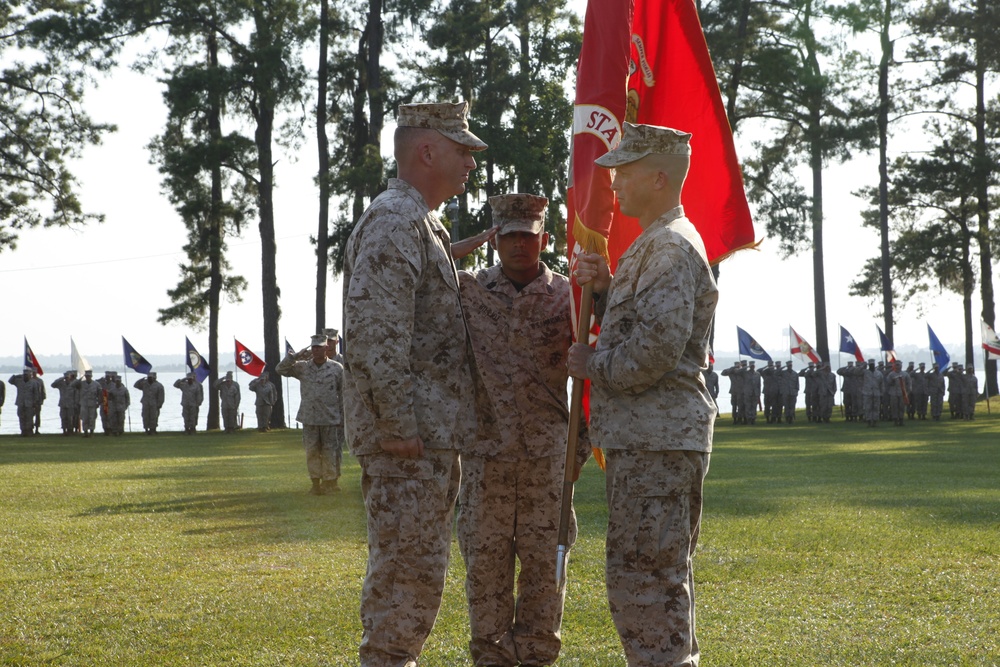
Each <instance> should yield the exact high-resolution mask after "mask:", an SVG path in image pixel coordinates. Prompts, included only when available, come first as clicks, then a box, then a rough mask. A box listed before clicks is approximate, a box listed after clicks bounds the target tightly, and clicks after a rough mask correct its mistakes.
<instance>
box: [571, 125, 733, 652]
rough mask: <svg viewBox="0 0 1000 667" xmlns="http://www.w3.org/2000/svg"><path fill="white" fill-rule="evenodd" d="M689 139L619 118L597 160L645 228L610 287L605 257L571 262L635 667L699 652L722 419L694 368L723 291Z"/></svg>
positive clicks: (704, 354) (577, 350)
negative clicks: (698, 561) (695, 193)
mask: <svg viewBox="0 0 1000 667" xmlns="http://www.w3.org/2000/svg"><path fill="white" fill-rule="evenodd" d="M690 138H691V135H690V134H688V133H685V132H679V131H677V130H673V129H670V128H666V127H656V126H651V125H634V124H632V123H624V132H623V134H622V139H621V142H620V143H619V144H618V146H617V147H616V148H615V149H613V150H612V151H610V152H608V153H607V154H605V155H604V156H602V157H600V158H598V159H597V161H596V162H597V164H598V165H600V166H602V167H606V168H613V169H616V173H615V176H614V180H613V181H612V186H611V187H612V190H614V192H615V194H616V195H617V198H618V205H619V207H620V209H621V211H622V212H623V213H624V214H626V215H630V216H633V217H635V218H637V219H638V222H639V225H640V226H641V227H642V232H641V233H640V234H639V236H638V238H636V240H635V241H633V242H632V245H631V246H630V247H629V248H628V249H627V250H626V251H625V252H624V254H622V256H621V259H620V260H619V262H618V272H617V274H615V276H614V277H613V278H612V277H611V275H610V273H609V271H608V266H607V263H606V262H605V261H604V259H603V258H601V257H600V256H599V255H592V254H583V255H580V256H579V258H578V260H577V269H576V277H577V282H578V283H580V284H586V283H587V282H590V281H593V283H594V295H595V301H596V303H595V314H596V315H597V317H598V318H599V319H600V321H601V332H600V335H599V336H598V338H597V349H596V350H595V349H593V348H591V347H589V346H588V345H585V344H583V343H575V344H574V345H573V347H572V348H570V361H569V371H570V374H571V375H573V376H574V377H579V378H589V379H590V381H591V387H592V404H591V405H592V408H591V409H592V412H591V423H590V428H591V438H592V439H593V440H594V442H595V443H596V444H597V445H599V446H601V447H603V448H604V450H605V455H606V458H607V476H606V478H607V481H606V484H607V498H608V510H609V513H608V534H607V546H606V563H607V564H606V579H607V589H608V602H609V603H610V607H611V616H612V618H613V620H614V622H615V627H616V628H617V629H618V636H619V638H620V639H621V642H622V646H623V647H624V649H625V657H626V659H627V660H628V664H629V665H631V666H639V665H697V664H698V660H699V656H700V652H699V650H698V641H697V639H696V638H695V608H694V570H693V568H692V563H691V559H692V556H693V555H694V551H695V546H696V545H697V543H698V532H699V529H700V526H701V511H702V485H703V482H704V478H705V474H706V473H707V471H708V463H709V453H710V452H711V450H712V434H713V425H714V422H715V415H716V408H715V404H714V403H713V401H712V397H711V395H710V394H709V392H708V389H707V388H706V387H705V383H704V380H703V379H702V370H703V369H704V368H706V367H707V364H708V351H709V334H710V332H711V328H712V319H713V317H714V315H715V307H716V304H717V303H718V299H719V292H718V289H717V288H716V285H715V279H714V278H713V277H712V269H711V267H710V266H709V262H708V257H707V254H706V252H705V245H704V243H703V242H702V239H701V236H700V235H699V234H698V231H697V230H696V229H695V227H694V225H692V224H691V222H690V221H689V220H688V219H687V218H686V217H685V216H684V208H683V207H682V206H681V189H682V188H683V185H684V179H685V178H686V176H687V172H688V168H689V166H690V161H691V157H690V156H691V147H690V144H689V140H690ZM650 534H656V535H659V536H660V538H659V539H657V540H652V541H650V540H649V536H650Z"/></svg>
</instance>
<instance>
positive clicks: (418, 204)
mask: <svg viewBox="0 0 1000 667" xmlns="http://www.w3.org/2000/svg"><path fill="white" fill-rule="evenodd" d="M466 109H467V104H465V103H464V102H463V103H459V104H405V105H402V106H401V107H400V108H399V115H398V117H397V123H396V125H397V127H396V133H395V137H394V155H395V158H396V167H397V177H396V178H392V179H389V185H388V188H387V189H386V190H385V192H383V193H381V194H380V195H379V196H378V197H376V198H375V199H374V200H373V201H372V203H371V205H370V206H369V207H368V209H367V210H366V211H365V213H364V214H363V215H362V216H361V219H360V220H359V221H358V224H357V226H356V227H355V229H354V232H353V233H352V234H351V237H350V239H349V241H348V243H347V249H346V257H345V262H344V326H343V332H344V337H345V338H346V340H347V348H346V354H345V358H346V361H347V369H346V375H347V385H348V387H347V389H346V390H345V392H344V393H345V398H346V406H345V407H346V413H347V426H348V429H349V434H348V439H349V442H350V446H351V452H352V453H353V454H355V455H356V456H357V457H358V461H359V463H360V465H361V491H362V494H363V496H364V499H365V510H366V512H367V515H368V571H367V573H366V575H365V581H364V585H363V586H362V590H361V625H362V628H363V633H362V637H361V647H360V656H361V665H362V667H397V666H398V667H411V666H415V665H416V664H417V658H418V656H419V655H420V652H421V650H422V649H423V646H424V642H425V640H426V639H427V636H428V635H429V634H430V631H431V628H433V626H434V620H435V618H436V617H437V613H438V609H439V608H440V605H441V595H442V593H443V591H444V578H445V573H446V571H447V569H448V555H449V551H450V547H451V526H452V512H453V509H454V507H455V499H456V497H457V495H458V489H459V482H460V479H461V469H460V464H459V449H460V448H461V447H462V446H463V445H464V444H465V443H468V442H471V441H472V438H473V437H474V436H475V428H476V415H475V404H474V403H475V391H474V380H473V376H472V353H471V350H470V347H469V340H468V338H469V337H468V332H467V331H466V327H465V319H464V317H463V315H462V304H461V301H460V298H459V288H458V276H457V274H456V272H455V264H454V262H453V261H452V258H451V241H450V236H449V233H448V230H446V229H445V228H444V226H443V225H442V224H441V221H440V220H439V219H438V217H437V215H436V214H435V213H434V211H435V210H436V209H437V208H438V207H440V206H441V204H443V203H444V202H445V201H446V200H448V199H450V198H451V197H454V196H456V195H459V194H461V193H462V192H464V191H465V184H466V182H467V181H468V179H469V172H471V171H472V170H473V169H475V168H476V160H475V158H473V152H474V151H479V150H483V149H484V148H486V144H485V143H483V142H482V141H481V140H480V139H479V138H478V137H476V136H475V135H474V134H472V133H471V132H470V131H469V125H468V121H467V120H466Z"/></svg>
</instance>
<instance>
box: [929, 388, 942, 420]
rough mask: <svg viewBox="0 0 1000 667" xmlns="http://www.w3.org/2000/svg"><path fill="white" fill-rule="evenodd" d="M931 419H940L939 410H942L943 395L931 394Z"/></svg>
mask: <svg viewBox="0 0 1000 667" xmlns="http://www.w3.org/2000/svg"><path fill="white" fill-rule="evenodd" d="M930 402H931V418H933V419H940V418H941V410H942V409H943V408H944V394H931V396H930Z"/></svg>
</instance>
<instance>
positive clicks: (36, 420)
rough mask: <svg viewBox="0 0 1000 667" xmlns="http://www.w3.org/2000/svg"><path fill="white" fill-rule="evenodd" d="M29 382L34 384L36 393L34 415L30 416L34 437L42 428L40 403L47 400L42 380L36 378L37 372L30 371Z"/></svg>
mask: <svg viewBox="0 0 1000 667" xmlns="http://www.w3.org/2000/svg"><path fill="white" fill-rule="evenodd" d="M31 381H32V382H34V383H35V388H36V391H37V392H38V396H39V399H38V402H37V403H35V408H34V414H33V415H32V423H33V424H34V426H35V435H38V434H39V433H41V428H42V403H44V402H45V399H46V398H48V397H47V396H46V395H45V382H44V381H43V380H42V378H40V377H38V371H36V370H32V371H31Z"/></svg>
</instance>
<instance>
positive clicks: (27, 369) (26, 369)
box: [23, 366, 35, 373]
mask: <svg viewBox="0 0 1000 667" xmlns="http://www.w3.org/2000/svg"><path fill="white" fill-rule="evenodd" d="M23 372H24V373H34V372H35V367H34V366H25V367H24V371H23Z"/></svg>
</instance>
